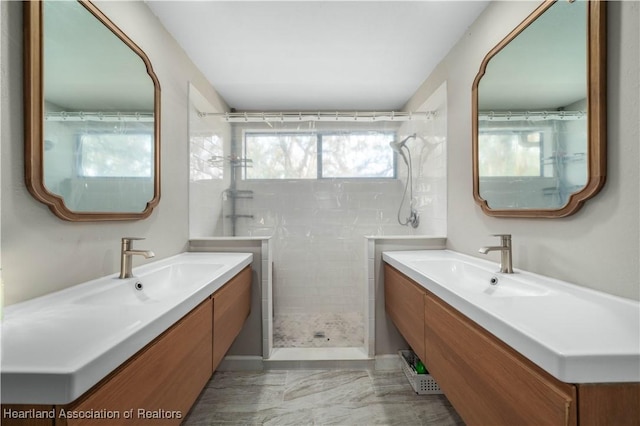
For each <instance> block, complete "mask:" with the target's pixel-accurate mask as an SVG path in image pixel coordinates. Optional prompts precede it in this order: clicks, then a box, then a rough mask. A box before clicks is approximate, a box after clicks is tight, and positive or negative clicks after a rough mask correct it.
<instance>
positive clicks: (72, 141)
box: [24, 0, 160, 221]
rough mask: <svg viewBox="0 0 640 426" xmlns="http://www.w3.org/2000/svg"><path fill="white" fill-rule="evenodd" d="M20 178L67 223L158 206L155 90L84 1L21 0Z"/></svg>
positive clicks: (144, 60) (135, 215) (135, 57)
mask: <svg viewBox="0 0 640 426" xmlns="http://www.w3.org/2000/svg"><path fill="white" fill-rule="evenodd" d="M24 71H25V74H24V96H25V102H24V108H25V180H26V185H27V188H28V189H29V192H30V193H31V194H32V195H33V196H34V197H35V198H36V199H37V200H38V201H40V202H42V203H44V204H46V205H47V206H48V207H49V208H50V209H51V211H52V212H53V213H54V214H55V215H56V216H58V217H60V218H61V219H64V220H68V221H109V220H136V219H143V218H146V217H148V216H149V215H150V214H151V212H152V210H153V208H154V207H155V206H156V205H157V204H158V202H159V200H160V84H159V82H158V79H157V77H156V75H155V73H154V72H153V68H152V67H151V62H150V61H149V58H148V57H147V56H146V54H145V53H144V52H143V51H142V50H141V49H140V48H139V47H138V46H137V45H136V44H135V43H134V42H133V41H132V40H131V39H130V38H129V37H127V35H126V34H125V33H124V32H123V31H122V30H120V29H119V28H118V27H117V26H116V25H115V24H114V23H113V22H111V21H110V20H109V19H108V18H107V17H106V16H105V15H104V14H103V13H102V12H100V10H98V8H96V7H95V6H94V5H93V4H92V3H90V2H88V1H85V0H79V1H50V0H43V1H27V2H25V3H24Z"/></svg>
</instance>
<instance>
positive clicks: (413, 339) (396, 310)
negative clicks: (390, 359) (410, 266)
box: [384, 264, 426, 360]
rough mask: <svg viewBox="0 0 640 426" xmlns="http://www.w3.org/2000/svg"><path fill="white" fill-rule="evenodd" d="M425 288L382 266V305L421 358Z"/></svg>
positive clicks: (386, 265) (388, 267) (422, 356)
mask: <svg viewBox="0 0 640 426" xmlns="http://www.w3.org/2000/svg"><path fill="white" fill-rule="evenodd" d="M425 292H426V291H425V290H424V289H423V288H421V287H419V286H418V285H417V284H415V283H413V282H411V281H410V280H409V279H407V278H406V277H405V276H404V275H403V274H402V273H400V272H398V271H397V270H396V269H395V268H393V267H392V266H389V265H388V264H385V266H384V306H385V310H386V311H387V315H389V317H390V318H391V320H392V321H393V323H394V324H395V325H396V327H397V328H398V330H399V331H400V334H402V337H404V339H405V340H406V341H407V343H409V345H410V346H411V348H412V349H413V351H414V352H415V353H416V354H417V355H418V357H419V358H420V359H421V360H424V359H425V346H424V295H425Z"/></svg>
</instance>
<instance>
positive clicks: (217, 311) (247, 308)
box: [211, 267, 251, 372]
mask: <svg viewBox="0 0 640 426" xmlns="http://www.w3.org/2000/svg"><path fill="white" fill-rule="evenodd" d="M250 313H251V268H250V267H246V268H245V269H243V270H242V271H241V272H240V273H239V274H238V275H236V276H235V277H233V278H232V279H231V280H230V281H229V282H228V283H227V284H225V285H224V286H223V287H222V288H220V289H219V290H218V291H216V292H215V293H214V294H213V345H212V348H213V361H212V364H211V365H212V369H211V372H214V371H215V370H216V368H218V365H220V362H221V361H222V359H223V358H224V355H225V354H226V353H227V351H228V350H229V348H230V347H231V344H232V343H233V341H234V340H235V338H236V337H237V336H238V334H239V333H240V330H241V329H242V326H243V325H244V322H245V321H246V319H247V318H248V317H249V314H250Z"/></svg>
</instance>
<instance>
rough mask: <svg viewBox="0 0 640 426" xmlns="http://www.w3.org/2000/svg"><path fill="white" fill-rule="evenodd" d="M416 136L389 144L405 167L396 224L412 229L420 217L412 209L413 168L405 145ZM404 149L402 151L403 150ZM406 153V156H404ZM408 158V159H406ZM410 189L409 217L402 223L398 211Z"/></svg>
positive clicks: (409, 153)
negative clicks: (405, 179) (405, 175)
mask: <svg viewBox="0 0 640 426" xmlns="http://www.w3.org/2000/svg"><path fill="white" fill-rule="evenodd" d="M416 137H417V135H416V134H415V133H414V134H412V135H409V136H407V137H406V138H404V139H403V140H401V141H400V142H397V141H392V142H390V143H389V146H390V147H391V149H393V150H394V151H395V152H396V153H397V154H398V155H400V156H401V157H402V159H403V160H404V164H406V165H407V182H406V184H405V186H404V192H403V194H402V201H401V202H400V206H399V207H398V223H399V224H400V225H402V226H408V225H411V227H412V228H417V227H418V225H419V224H420V216H419V215H418V212H417V211H416V209H414V208H413V167H412V164H411V151H409V148H407V146H406V144H407V141H409V139H415V138H416ZM403 148H404V150H403ZM405 151H406V154H405ZM407 157H408V158H407ZM408 188H411V192H410V195H409V217H408V218H407V219H406V220H405V221H404V222H403V221H402V220H401V219H400V210H402V205H403V204H404V200H405V198H406V196H407V189H408Z"/></svg>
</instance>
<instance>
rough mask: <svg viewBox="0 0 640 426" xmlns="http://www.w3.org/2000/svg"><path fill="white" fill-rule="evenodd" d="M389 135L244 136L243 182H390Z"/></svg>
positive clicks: (256, 133)
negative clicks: (246, 161) (246, 164)
mask: <svg viewBox="0 0 640 426" xmlns="http://www.w3.org/2000/svg"><path fill="white" fill-rule="evenodd" d="M393 139H394V133H392V132H362V131H360V132H329V131H328V132H306V133H305V132H277V133H275V132H274V133H265V132H246V133H245V135H244V155H245V157H246V158H247V159H250V160H252V163H251V167H248V168H245V179H321V178H393V177H394V176H395V167H394V154H393V150H392V149H391V148H389V142H391V141H392V140H393Z"/></svg>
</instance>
